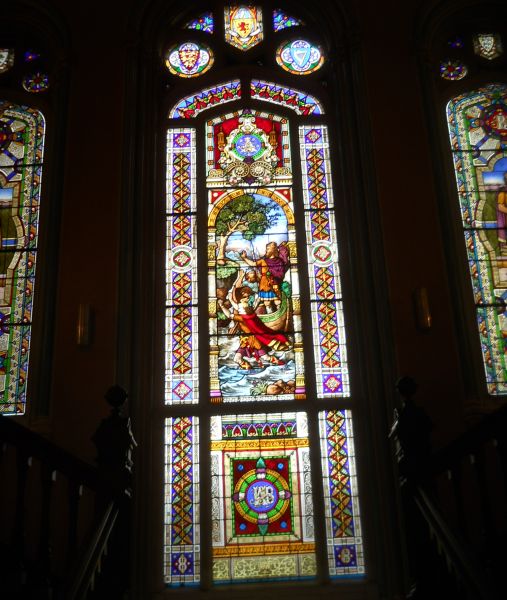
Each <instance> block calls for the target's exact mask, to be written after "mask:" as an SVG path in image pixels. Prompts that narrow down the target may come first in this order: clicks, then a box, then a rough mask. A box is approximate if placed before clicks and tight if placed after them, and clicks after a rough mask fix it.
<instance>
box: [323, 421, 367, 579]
mask: <svg viewBox="0 0 507 600" xmlns="http://www.w3.org/2000/svg"><path fill="white" fill-rule="evenodd" d="M319 430H320V437H321V442H320V443H321V455H322V472H323V474H324V501H325V512H326V535H327V555H328V561H329V573H330V575H331V577H333V576H340V575H362V574H364V572H365V568H364V552H363V539H362V533H361V522H360V512H359V499H358V490H357V478H356V468H355V449H354V434H353V430H352V417H351V413H350V411H348V410H345V411H343V410H331V411H323V412H321V413H319Z"/></svg>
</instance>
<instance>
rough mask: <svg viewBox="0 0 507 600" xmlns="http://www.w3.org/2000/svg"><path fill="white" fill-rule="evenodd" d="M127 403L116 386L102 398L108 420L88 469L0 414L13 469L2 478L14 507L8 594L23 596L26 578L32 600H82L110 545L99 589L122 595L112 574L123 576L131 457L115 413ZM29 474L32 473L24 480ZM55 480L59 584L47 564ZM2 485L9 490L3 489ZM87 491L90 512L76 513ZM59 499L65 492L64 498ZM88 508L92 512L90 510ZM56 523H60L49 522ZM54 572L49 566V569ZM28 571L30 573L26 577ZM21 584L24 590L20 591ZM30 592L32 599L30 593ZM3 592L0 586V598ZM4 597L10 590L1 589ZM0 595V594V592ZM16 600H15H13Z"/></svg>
mask: <svg viewBox="0 0 507 600" xmlns="http://www.w3.org/2000/svg"><path fill="white" fill-rule="evenodd" d="M126 398H127V394H126V392H125V391H124V390H123V389H122V388H120V387H119V386H113V387H112V388H110V389H109V390H108V392H107V394H106V400H107V402H108V403H109V405H110V406H111V407H112V410H111V414H110V416H109V417H107V418H105V419H103V420H102V422H101V423H100V425H99V427H98V428H97V430H96V432H95V434H94V435H93V437H92V441H93V442H94V444H95V446H96V448H97V465H98V466H93V465H91V464H89V463H87V462H85V461H83V460H81V459H79V458H77V457H75V456H73V455H72V454H70V453H69V452H67V451H65V450H63V449H62V448H59V447H58V446H56V445H55V444H54V443H52V442H51V441H49V440H47V439H45V438H44V437H42V436H41V435H40V434H38V433H35V432H33V431H30V430H29V429H27V428H26V427H24V426H23V425H21V424H20V423H17V422H15V421H14V420H12V419H10V418H8V417H5V416H1V415H0V446H1V448H3V447H4V446H12V447H13V448H14V453H13V454H8V455H7V456H8V459H7V460H8V461H10V463H11V464H13V465H14V469H15V475H14V477H13V476H12V475H9V474H10V473H13V471H12V469H11V468H10V467H9V468H8V469H6V471H5V473H6V474H8V475H9V477H11V479H10V483H11V484H12V485H15V486H16V498H15V501H14V502H13V513H14V519H13V526H12V530H11V534H10V537H11V542H10V544H11V547H10V552H9V554H10V558H11V562H12V564H13V569H14V570H15V574H16V579H15V580H14V579H13V581H14V583H12V584H11V583H9V585H11V586H12V585H14V586H17V587H16V590H15V593H16V594H18V595H19V593H21V595H23V594H24V593H25V591H27V590H25V589H21V588H22V586H23V585H26V580H27V579H30V580H31V581H32V583H31V584H30V585H32V586H33V585H35V586H36V587H35V588H30V590H28V594H29V595H32V596H33V597H36V596H35V595H37V594H40V593H41V590H44V591H43V592H42V593H43V595H44V597H46V596H47V597H49V596H52V597H54V598H61V599H62V600H81V599H84V598H85V597H86V596H87V593H88V590H89V589H91V588H93V582H94V581H95V578H96V575H97V573H99V572H100V567H101V564H102V558H103V557H104V556H105V554H106V548H108V547H109V546H110V545H113V546H114V551H113V554H116V556H115V557H113V558H112V559H109V560H108V563H107V564H108V569H107V571H108V577H109V578H110V580H109V579H106V580H104V581H101V585H102V586H107V585H111V581H113V582H114V586H115V588H117V589H119V588H122V587H123V588H126V586H127V585H128V583H127V582H126V581H120V582H119V583H118V575H119V574H122V575H123V567H124V565H125V563H126V561H128V554H129V551H128V539H129V536H128V520H129V519H128V513H129V498H130V492H131V490H130V485H131V466H132V459H131V453H132V450H133V448H134V446H135V445H136V443H135V440H134V438H133V436H132V432H131V429H130V420H129V419H128V418H126V417H123V416H122V415H121V407H122V405H123V404H124V403H125V401H126ZM1 448H0V449H1ZM30 459H34V460H35V461H36V462H37V463H40V466H41V467H40V474H39V470H37V471H35V472H32V471H30V465H31V464H32V463H33V461H32V460H30ZM31 473H32V474H31ZM55 473H58V475H59V476H60V477H63V479H64V480H66V482H67V488H66V494H67V495H66V496H62V495H61V492H62V490H65V487H64V488H61V487H60V488H59V490H60V495H59V499H60V502H61V501H62V500H63V502H64V503H66V506H67V510H65V508H64V515H66V518H65V522H64V524H63V525H61V528H62V527H63V531H64V532H66V535H65V534H64V535H61V532H60V535H57V536H56V538H55V539H59V540H62V539H63V540H65V539H66V541H63V543H62V542H61V546H60V554H63V556H65V558H66V569H65V572H66V573H68V575H64V576H63V579H62V574H61V573H62V570H63V568H62V565H61V564H60V565H59V569H57V571H60V575H59V578H58V579H56V578H54V577H53V576H54V574H55V571H54V570H52V565H51V556H52V552H51V524H52V523H53V519H52V518H51V517H52V512H53V511H52V510H51V502H52V496H53V495H54V494H53V487H54V486H53V485H52V484H53V481H54V475H55ZM7 485H8V484H7ZM34 485H38V486H39V487H38V491H37V492H36V493H40V507H41V510H40V511H39V515H38V517H37V520H38V526H39V527H38V530H37V528H36V529H35V531H36V532H37V531H38V533H37V534H36V535H38V540H37V541H36V544H35V546H36V547H37V548H38V550H37V555H36V556H35V557H34V556H33V553H34V550H33V547H32V546H30V548H28V553H29V554H30V558H29V559H27V547H26V546H25V538H27V536H26V535H25V533H29V529H28V528H29V527H32V522H33V517H32V516H30V518H28V517H27V516H26V515H27V513H28V512H31V514H32V515H33V508H32V507H33V503H31V502H28V501H27V493H28V492H27V490H29V489H31V488H33V486H34ZM83 488H86V489H88V490H89V491H90V492H91V493H92V494H93V497H94V503H95V512H94V514H91V513H90V512H89V511H88V513H87V512H86V511H85V512H83V508H82V504H81V502H80V497H81V491H82V489H83ZM64 493H65V492H64ZM90 508H91V507H90ZM83 515H84V521H82V517H83ZM55 522H56V523H58V524H60V523H61V521H59V520H58V519H57V520H55ZM83 523H88V524H89V525H88V527H89V529H88V533H87V534H85V537H84V538H83V539H82V540H80V535H79V530H80V527H81V526H82V524H83ZM28 563H31V564H32V565H33V567H32V571H33V573H34V574H35V575H34V576H30V577H28V578H27V577H26V575H27V570H28V569H29V568H30V567H28V566H27V565H28ZM53 566H54V565H53ZM30 572H31V571H30ZM23 581H25V584H23ZM34 589H35V592H34V593H35V595H33V594H32V592H33V590H34ZM2 590H3V588H2V582H0V592H1V591H2ZM7 592H8V593H11V592H12V590H11V589H8V590H7ZM0 595H1V593H0ZM20 597H21V596H20Z"/></svg>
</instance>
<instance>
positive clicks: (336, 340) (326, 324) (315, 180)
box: [299, 125, 350, 398]
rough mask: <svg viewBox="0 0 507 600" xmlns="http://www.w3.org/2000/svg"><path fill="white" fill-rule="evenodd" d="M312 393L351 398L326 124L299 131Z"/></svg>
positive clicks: (306, 126) (301, 128)
mask: <svg viewBox="0 0 507 600" xmlns="http://www.w3.org/2000/svg"><path fill="white" fill-rule="evenodd" d="M299 141H300V152H301V171H302V175H303V200H304V209H305V219H306V236H307V256H308V269H309V273H308V274H309V278H310V299H311V314H312V329H313V343H314V355H315V365H316V367H315V369H316V377H317V394H318V396H319V397H321V398H322V397H336V396H341V397H346V396H348V395H349V394H350V387H349V372H348V365H347V349H346V343H345V341H346V340H345V324H344V317H343V305H342V297H341V285H340V271H339V264H338V248H337V238H336V226H335V219H334V212H333V210H332V208H333V206H334V204H333V189H332V180H331V167H330V163H329V139H328V131H327V127H326V126H325V125H318V126H317V125H316V126H309V125H303V126H301V127H300V128H299Z"/></svg>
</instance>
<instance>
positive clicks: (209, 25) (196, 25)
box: [186, 12, 214, 33]
mask: <svg viewBox="0 0 507 600" xmlns="http://www.w3.org/2000/svg"><path fill="white" fill-rule="evenodd" d="M186 28H187V29H197V30H198V31H204V32H205V33H213V28H214V22H213V13H210V12H208V13H204V14H202V15H201V16H200V17H197V19H194V20H193V21H190V23H187V25H186Z"/></svg>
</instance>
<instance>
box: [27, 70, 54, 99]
mask: <svg viewBox="0 0 507 600" xmlns="http://www.w3.org/2000/svg"><path fill="white" fill-rule="evenodd" d="M21 85H22V86H23V89H25V90H26V91H27V92H30V93H31V94H40V93H41V92H46V91H47V89H48V88H49V77H48V75H47V74H46V73H41V72H40V71H38V72H37V73H30V74H29V75H26V76H25V77H23V81H22V82H21Z"/></svg>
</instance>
